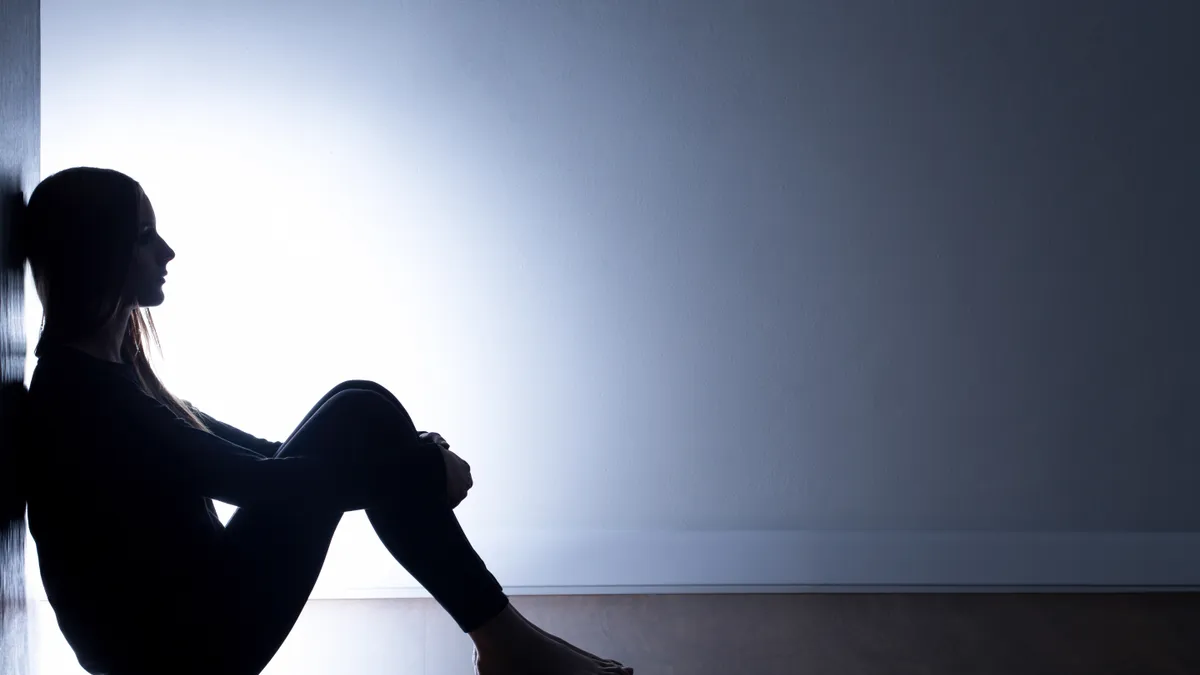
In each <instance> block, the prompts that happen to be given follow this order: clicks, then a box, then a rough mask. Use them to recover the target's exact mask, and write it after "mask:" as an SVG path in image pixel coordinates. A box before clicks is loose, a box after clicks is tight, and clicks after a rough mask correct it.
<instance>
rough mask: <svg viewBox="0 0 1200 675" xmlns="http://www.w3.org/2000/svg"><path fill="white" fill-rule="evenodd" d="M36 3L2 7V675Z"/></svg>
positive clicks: (8, 631) (16, 520)
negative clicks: (20, 206)
mask: <svg viewBox="0 0 1200 675" xmlns="http://www.w3.org/2000/svg"><path fill="white" fill-rule="evenodd" d="M38 36H39V8H38V0H13V1H12V2H7V1H6V2H4V3H0V675H17V674H18V673H25V672H27V665H28V656H27V651H28V650H27V645H28V637H27V636H28V629H27V624H28V619H27V616H28V612H27V606H26V601H25V575H24V548H25V520H24V519H25V503H24V501H23V500H22V499H21V497H20V495H19V490H18V483H17V481H18V480H19V478H20V476H19V475H18V473H17V471H16V470H15V468H14V460H15V455H14V440H15V435H16V432H17V427H16V422H17V420H18V419H19V413H17V412H16V410H15V409H16V407H17V406H18V405H19V400H20V395H21V393H22V392H23V384H22V379H23V378H22V375H23V374H24V371H25V329H24V325H23V322H22V319H23V315H24V306H23V302H22V298H23V295H24V284H25V276H24V272H23V269H22V267H21V263H20V262H19V261H18V260H16V259H15V258H16V256H15V255H14V253H13V247H12V241H11V236H12V222H13V215H14V209H15V207H16V204H17V203H18V200H23V199H24V196H23V195H25V194H28V193H29V191H31V190H32V189H33V186H34V184H35V183H36V181H37V179H38V140H39V137H38V122H39V120H38V112H39V109H40V105H39V104H40V100H39V97H40V92H39V75H40V72H39V44H38Z"/></svg>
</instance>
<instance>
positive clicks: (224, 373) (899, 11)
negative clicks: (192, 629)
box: [30, 0, 1200, 595]
mask: <svg viewBox="0 0 1200 675" xmlns="http://www.w3.org/2000/svg"><path fill="white" fill-rule="evenodd" d="M967 4H974V5H976V8H975V9H968V8H967V7H966V5H967ZM1053 4H1054V3H1049V4H1047V3H1036V4H1035V3H1021V2H1013V3H988V8H987V9H986V10H981V9H979V8H978V6H979V5H980V3H953V2H944V3H907V2H906V3H866V2H842V1H841V0H839V1H837V2H834V1H832V0H830V1H828V2H803V3H799V2H797V3H785V2H776V3H763V2H732V1H731V2H696V1H691V2H685V1H682V0H681V1H679V2H617V1H615V0H614V1H600V0H577V1H560V0H555V1H553V2H551V1H549V0H547V1H544V2H515V1H514V2H492V1H483V0H481V1H479V2H374V3H370V2H364V1H363V0H352V1H345V2H332V1H329V2H294V1H293V2H205V3H196V2H164V1H162V0H154V1H150V0H145V1H142V2H136V1H134V0H86V1H84V0H74V1H70V0H43V11H44V19H43V31H44V33H43V64H44V76H43V92H44V93H43V96H44V99H43V134H44V136H43V139H44V140H43V149H42V167H43V172H44V173H45V174H48V173H50V172H53V171H55V170H57V169H61V168H65V167H68V166H73V165H79V164H89V165H100V166H111V167H114V168H118V169H121V170H123V171H126V172H128V173H130V174H132V175H133V176H135V177H137V178H138V179H139V180H140V181H142V183H143V184H144V185H145V187H146V189H147V191H148V193H149V194H150V196H151V198H152V199H153V200H154V202H155V205H156V208H157V211H158V216H159V224H160V228H161V231H162V232H163V233H164V235H165V236H166V238H167V239H168V241H170V242H171V244H172V245H173V246H174V247H175V248H176V249H177V251H178V252H179V257H178V259H177V260H176V261H175V262H174V263H172V265H171V276H170V277H169V279H170V280H169V282H168V284H167V286H166V290H167V295H168V300H167V303H166V304H165V305H164V306H163V307H162V308H161V309H160V310H159V311H157V314H156V316H157V317H158V320H159V324H160V327H161V330H162V335H163V338H164V342H165V344H164V349H165V355H166V360H165V362H164V363H163V366H162V367H163V371H164V374H165V376H166V379H167V381H168V383H169V384H170V385H171V386H172V387H173V388H174V389H175V390H176V391H177V392H178V393H179V394H181V395H183V396H184V397H186V398H189V399H191V400H192V401H194V402H195V403H197V404H198V405H199V406H200V407H202V408H203V409H205V410H206V411H208V412H210V413H211V414H213V415H215V416H217V417H219V418H222V419H224V420H225V421H228V422H230V423H233V424H235V425H239V426H241V427H243V428H245V429H246V430H248V431H250V432H252V433H255V434H258V435H263V436H268V437H272V438H282V437H284V436H286V435H287V434H288V432H289V431H290V430H291V428H292V426H293V425H294V424H295V423H296V422H297V421H298V420H299V418H300V417H301V416H302V415H303V414H304V413H305V412H306V411H307V410H308V408H309V406H310V405H311V404H312V403H313V402H314V401H315V400H316V399H317V398H318V397H319V396H320V395H321V394H322V393H323V392H324V391H325V390H327V389H328V388H329V387H331V386H332V385H334V384H336V383H337V382H339V381H341V380H344V379H349V378H370V379H375V380H377V381H379V382H381V383H383V384H384V385H386V386H388V387H390V388H391V389H392V390H393V391H394V392H395V393H396V394H397V395H398V396H399V397H400V398H401V399H402V400H403V401H404V402H405V404H406V405H407V406H408V408H409V410H410V411H411V412H412V414H413V417H414V418H415V419H416V420H417V422H418V425H419V426H420V427H422V428H425V429H430V430H436V431H439V432H441V433H443V434H444V435H445V436H446V437H447V438H449V439H450V440H451V442H452V443H453V444H454V446H455V449H456V450H459V451H460V452H461V454H462V455H463V456H464V457H466V458H467V459H468V460H469V461H470V462H471V464H472V467H473V468H474V471H475V474H476V477H477V486H476V488H475V489H474V491H473V492H472V495H471V497H470V498H469V499H468V500H467V502H466V503H465V504H463V505H462V507H460V509H459V513H460V517H461V520H462V521H463V523H464V524H465V526H466V528H467V530H468V532H469V533H471V534H472V536H473V537H476V538H477V539H478V541H479V542H481V543H480V547H481V548H483V549H485V551H486V553H487V555H488V558H489V560H490V561H491V562H492V563H493V566H494V568H495V569H497V570H500V571H501V572H502V574H501V578H502V580H503V581H505V582H506V583H509V584H510V585H513V586H516V587H528V588H535V587H543V588H544V587H559V588H564V587H565V588H578V587H599V586H606V585H608V586H612V587H614V588H628V587H637V586H641V587H645V586H665V587H671V586H680V585H683V586H689V585H690V586H703V585H705V584H730V585H737V584H810V583H835V584H836V583H967V584H972V583H974V584H979V583H1071V582H1079V581H1088V582H1097V583H1106V582H1119V583H1183V582H1195V581H1197V580H1196V578H1195V574H1196V572H1195V571H1194V570H1197V569H1200V565H1192V566H1191V567H1185V566H1183V563H1188V564H1190V563H1191V562H1194V561H1195V560H1196V551H1197V550H1198V549H1197V546H1196V545H1195V535H1194V534H1188V532H1194V531H1195V530H1197V529H1198V527H1200V505H1198V503H1197V500H1196V499H1195V494H1196V492H1195V486H1196V485H1197V479H1198V478H1200V475H1198V474H1200V462H1198V460H1197V457H1198V455H1197V453H1196V451H1195V447H1196V441H1197V440H1200V438H1198V435H1197V429H1198V427H1197V424H1196V422H1195V420H1197V419H1200V417H1197V415H1196V414H1195V411H1196V410H1197V404H1198V403H1200V399H1198V398H1197V392H1200V388H1198V387H1197V386H1196V385H1197V384H1198V383H1200V359H1198V358H1197V350H1196V349H1195V348H1194V345H1196V344H1197V338H1200V335H1198V333H1200V327H1198V325H1197V322H1196V321H1194V320H1193V319H1192V318H1191V317H1192V315H1194V301H1193V289H1194V288H1196V287H1197V283H1196V282H1197V281H1200V279H1198V278H1197V277H1198V274H1197V271H1196V269H1197V268H1196V265H1195V263H1194V258H1195V253H1196V250H1197V247H1196V243H1197V240H1196V235H1195V234H1194V233H1193V230H1194V223H1195V222H1197V218H1196V215H1197V212H1196V203H1195V202H1194V201H1188V199H1187V194H1188V192H1187V188H1188V184H1187V181H1185V180H1184V176H1186V175H1189V172H1191V173H1190V175H1192V176H1193V178H1194V175H1195V174H1194V166H1193V163H1194V151H1195V150H1196V148H1197V147H1198V146H1197V144H1196V132H1195V126H1194V124H1193V121H1194V120H1195V119H1200V116H1198V115H1197V113H1198V112H1200V110H1198V108H1200V105H1198V103H1197V100H1196V95H1195V94H1194V88H1193V89H1192V90H1191V91H1190V92H1189V91H1181V90H1178V89H1172V87H1173V86H1174V85H1172V84H1171V83H1172V82H1175V83H1178V82H1182V81H1187V79H1188V78H1187V77H1186V76H1184V75H1183V71H1184V66H1183V65H1181V64H1185V63H1187V61H1188V59H1187V58H1186V57H1187V56H1188V55H1189V54H1191V55H1194V54H1195V48H1194V47H1191V46H1190V45H1191V41H1190V39H1189V38H1188V37H1187V35H1186V34H1185V33H1184V32H1180V31H1181V30H1182V29H1179V28H1178V26H1181V25H1185V22H1181V21H1177V20H1173V19H1172V18H1171V17H1166V16H1157V15H1153V14H1152V12H1153V11H1157V10H1153V9H1141V8H1139V7H1137V6H1135V3H1127V4H1120V3H1109V4H1110V5H1112V6H1109V7H1107V8H1106V9H1104V10H1103V12H1100V11H1099V10H1097V13H1096V14H1094V15H1091V16H1090V18H1088V19H1086V20H1084V19H1082V18H1080V17H1078V16H1076V15H1075V14H1074V10H1071V9H1070V7H1071V6H1072V5H1070V4H1069V3H1060V6H1059V7H1058V8H1057V9H1055V8H1054V7H1052V6H1051V5H1053ZM1096 6H1097V7H1100V5H1096ZM1105 12H1106V13H1105ZM1097 17H1099V18H1097ZM1138 21H1141V22H1142V23H1138ZM1151 23H1153V24H1154V25H1155V30H1157V31H1158V32H1157V34H1155V35H1154V36H1152V37H1151V36H1149V33H1148V32H1147V29H1146V26H1148V25H1149V24H1151ZM1173 30H1174V31H1175V32H1171V31H1173ZM1181 54H1182V56H1181ZM1148 74H1152V75H1153V76H1151V75H1148ZM1187 157H1191V158H1192V159H1186V160H1185V158H1187ZM1189 162H1193V163H1189ZM36 316H37V315H36V307H34V308H31V319H30V324H31V327H36V320H37V319H36ZM917 531H920V532H921V533H917ZM1125 532H1139V533H1141V534H1140V535H1139V536H1141V537H1142V538H1141V539H1136V540H1131V539H1129V538H1127V537H1125V535H1123V534H1121V533H1125ZM907 533H912V534H907ZM1171 533H1174V534H1171ZM1114 552H1115V553H1114ZM1110 554H1111V555H1110ZM1122 556H1124V557H1122ZM1139 556H1147V557H1139ZM1089 565H1092V566H1091V567H1089ZM1096 565H1099V567H1095V566H1096ZM1188 569H1190V570H1193V572H1191V573H1190V574H1192V576H1190V577H1189V576H1187V575H1188V574H1189V572H1187V571H1186V570H1188ZM328 575H329V576H327V578H326V579H325V580H323V585H322V589H324V590H323V592H325V593H328V594H332V595H345V594H349V595H353V594H354V593H355V592H358V591H353V590H352V589H351V587H356V588H359V589H360V591H361V588H362V587H368V588H375V589H378V588H380V587H386V588H390V589H392V590H391V591H385V592H408V591H404V590H403V589H404V588H405V587H410V586H411V581H410V580H409V581H406V580H405V579H406V577H404V575H403V574H402V573H400V572H398V571H397V570H396V568H395V566H394V564H392V563H391V561H390V560H388V559H387V558H386V556H385V555H384V554H383V552H382V548H381V547H379V546H378V544H376V543H374V542H373V541H372V540H371V538H370V533H369V531H368V530H367V529H366V527H365V521H364V519H362V518H361V514H354V515H353V516H352V517H350V518H348V520H347V524H346V527H345V528H344V529H343V531H342V532H341V533H340V534H339V539H338V541H337V543H336V545H335V547H334V551H333V553H332V556H331V561H330V567H329V568H328ZM397 589H400V590H397Z"/></svg>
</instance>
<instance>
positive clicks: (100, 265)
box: [21, 167, 207, 430]
mask: <svg viewBox="0 0 1200 675" xmlns="http://www.w3.org/2000/svg"><path fill="white" fill-rule="evenodd" d="M143 196H144V193H143V191H142V186H141V185H140V184H139V183H138V182H137V181H135V180H133V179H132V178H130V177H129V176H126V175H125V174H123V173H120V172H118V171H112V170H110V169H94V168H89V167H80V168H75V169H67V170H65V171H60V172H59V173H56V174H54V175H52V176H50V177H49V178H46V179H45V180H43V181H42V182H41V183H40V184H38V186H37V188H35V189H34V191H33V194H32V195H30V197H29V204H28V206H27V207H26V209H25V213H24V217H23V218H22V221H23V222H22V224H21V228H22V230H23V235H22V239H23V245H24V249H25V254H26V257H27V259H28V261H29V266H30V268H31V270H32V271H33V278H34V285H35V287H36V289H37V295H38V299H39V300H41V303H42V310H43V313H42V317H43V318H42V330H41V335H40V336H39V338H38V342H37V346H36V348H35V349H34V354H35V355H38V356H40V355H41V350H42V347H44V346H45V345H48V344H64V343H68V342H71V341H74V340H79V339H82V338H86V337H87V336H89V335H91V334H92V333H94V332H95V331H96V330H98V329H100V328H101V327H102V326H104V325H105V324H107V323H108V322H109V321H112V320H116V319H118V318H119V317H118V315H119V314H120V313H121V312H128V313H129V317H128V318H129V320H128V322H127V325H128V327H127V328H126V330H125V338H124V340H123V341H122V344H121V355H122V357H123V358H124V359H125V360H126V361H127V362H128V363H130V364H131V365H132V366H133V368H134V372H135V373H136V374H137V378H138V380H139V385H140V386H141V388H142V390H143V391H144V392H145V393H146V394H148V395H149V396H151V397H153V398H154V399H156V400H157V401H158V402H160V403H162V404H163V405H165V406H166V407H167V408H169V409H171V411H172V412H174V413H175V414H176V416H178V417H179V418H180V419H182V420H184V421H185V422H187V423H189V424H191V425H192V426H194V427H196V428H198V429H205V430H207V427H206V426H205V424H204V422H203V421H201V419H200V417H199V415H198V414H197V411H196V410H195V409H194V408H192V407H191V405H189V404H188V403H186V402H184V401H182V400H180V399H179V398H177V397H176V396H175V395H173V394H172V393H171V392H170V391H168V390H167V388H166V387H165V386H164V385H163V383H162V381H160V380H159V379H158V376H157V375H155V373H154V369H153V368H152V367H151V366H150V360H149V358H148V357H147V351H148V349H147V348H148V347H149V345H150V344H151V342H153V344H154V346H155V347H156V348H157V349H159V352H160V353H161V350H162V347H161V344H160V343H159V339H158V331H157V330H155V328H154V319H153V317H152V316H151V315H150V310H149V309H148V308H145V307H137V306H136V305H135V306H132V307H131V306H130V298H127V297H124V292H125V282H126V278H127V275H128V273H129V268H130V265H131V264H132V261H133V256H134V250H135V247H136V246H137V238H138V230H139V226H140V223H139V213H140V208H141V201H142V198H143Z"/></svg>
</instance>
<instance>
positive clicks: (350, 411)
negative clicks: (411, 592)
mask: <svg viewBox="0 0 1200 675" xmlns="http://www.w3.org/2000/svg"><path fill="white" fill-rule="evenodd" d="M381 415H387V416H390V419H388V420H386V421H387V424H382V423H380V421H379V418H380V416H381ZM397 416H399V417H397ZM398 418H399V419H400V420H402V422H403V428H404V429H406V431H407V432H408V433H411V434H412V436H413V438H415V436H416V434H417V431H416V428H415V427H414V426H413V424H412V420H411V419H410V418H409V416H408V413H407V412H406V411H405V410H404V408H403V406H401V405H400V403H399V401H397V400H396V399H395V397H394V396H392V395H391V394H390V393H388V392H387V390H386V389H384V388H382V387H380V386H379V385H375V384H374V383H370V382H366V381H351V382H346V383H343V384H342V385H339V386H338V387H336V388H335V389H333V390H332V391H330V392H329V393H328V394H326V396H325V397H323V398H322V399H321V402H320V403H319V404H318V405H317V406H315V407H314V408H313V410H312V411H310V412H309V414H308V415H307V416H306V417H305V420H304V422H303V423H302V424H301V425H300V426H299V427H297V429H296V431H295V432H294V433H293V434H292V435H291V437H289V439H288V440H287V441H286V442H285V443H284V444H283V447H282V448H281V449H280V452H279V456H300V455H308V456H313V455H319V454H321V453H329V452H366V453H372V452H404V451H405V448H406V447H409V446H410V444H411V441H412V440H413V439H411V438H410V439H405V438H396V437H395V433H396V432H395V429H396V427H397V426H401V425H397V424H396V422H397V419H398ZM347 425H354V427H355V428H356V429H357V430H358V433H353V434H347V433H345V429H346V428H347ZM372 428H378V429H379V432H378V433H375V434H372V433H370V430H371V429H372ZM363 431H367V432H368V433H362V432H363ZM356 439H366V440H365V441H364V440H356ZM435 494H437V495H440V494H441V491H440V490H430V491H429V492H428V493H427V494H426V493H423V494H420V495H415V494H414V495H406V494H401V493H398V494H397V495H396V499H395V501H394V502H393V503H392V504H388V505H381V506H380V507H378V508H372V509H368V511H367V516H368V518H369V519H370V520H371V523H372V525H373V526H374V528H375V531H376V533H377V534H378V535H379V538H380V540H381V541H382V542H383V544H384V546H385V547H386V548H387V549H388V551H389V552H391V553H392V555H393V556H394V557H395V558H396V560H397V561H398V562H399V563H400V564H401V565H403V566H404V567H405V569H406V570H408V572H409V573H410V574H412V575H413V577H414V578H416V579H417V581H419V582H420V583H421V584H422V585H423V586H424V587H425V588H426V589H427V590H428V591H429V592H430V594H431V595H432V596H433V597H434V598H435V599H436V600H438V602H439V603H441V605H442V606H443V607H444V608H445V609H446V610H447V612H448V613H449V614H450V615H451V617H453V618H454V620H455V621H456V622H457V623H458V624H459V626H460V627H461V628H462V629H463V630H464V631H468V632H469V631H471V630H474V629H475V628H477V627H478V626H479V625H482V624H483V623H484V622H485V621H487V620H488V619H490V618H492V617H493V616H495V615H496V614H498V613H499V612H500V611H501V610H502V609H504V607H505V606H507V605H508V598H507V596H506V595H505V594H504V592H503V589H502V587H501V586H500V584H499V583H498V582H497V581H496V579H495V578H494V577H493V576H492V575H491V573H490V572H488V570H487V568H486V566H485V565H484V563H483V561H482V560H481V559H480V558H479V556H478V555H477V554H476V552H475V550H474V549H473V548H472V547H471V545H470V542H468V541H467V538H466V535H465V534H464V533H463V531H462V528H461V526H460V525H459V523H458V520H457V518H455V517H454V513H453V511H452V510H451V509H450V507H449V504H448V503H446V502H445V501H444V500H440V499H434V498H431V497H429V496H428V495H435ZM341 515H342V514H341V513H340V512H338V511H335V510H333V509H329V508H325V507H323V506H322V505H320V504H315V503H311V502H309V503H304V504H290V505H287V506H286V507H278V508H248V509H239V510H238V512H237V513H235V514H234V516H233V518H232V519H231V520H230V521H229V525H228V527H227V528H226V539H227V544H228V550H229V561H230V567H231V569H232V571H233V573H234V574H233V579H232V580H231V583H232V584H233V585H234V586H233V587H232V588H231V591H232V592H233V595H232V598H231V601H232V602H233V603H234V605H235V606H234V607H232V608H230V613H231V615H236V616H231V617H230V618H231V621H232V622H233V623H234V624H236V627H237V633H239V634H241V635H243V636H245V637H247V638H251V639H245V640H243V639H235V640H234V642H235V643H236V648H235V650H234V653H233V654H231V656H232V657H234V658H236V661H231V663H238V664H247V663H255V664H261V666H260V667H265V665H266V663H267V662H269V661H270V659H271V658H272V657H273V656H274V654H275V652H276V651H278V649H279V647H280V645H282V643H283V640H284V639H285V638H286V637H287V634H288V633H289V632H290V631H291V629H292V627H293V626H294V625H295V622H296V620H297V619H298V618H299V615H300V612H301V610H303V608H304V605H305V603H306V602H307V600H308V597H309V595H310V594H311V593H312V589H313V586H314V585H315V584H316V580H317V577H318V576H319V575H320V571H321V568H322V566H323V565H324V562H325V557H326V555H327V553H328V550H329V543H330V541H331V540H332V537H333V533H334V530H335V529H336V528H337V525H338V522H339V521H340V519H341ZM255 672H256V671H255Z"/></svg>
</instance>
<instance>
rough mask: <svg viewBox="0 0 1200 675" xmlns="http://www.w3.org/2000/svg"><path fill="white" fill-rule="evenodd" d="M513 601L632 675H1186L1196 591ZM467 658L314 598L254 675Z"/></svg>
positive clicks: (1199, 667) (405, 619) (442, 629)
mask: <svg viewBox="0 0 1200 675" xmlns="http://www.w3.org/2000/svg"><path fill="white" fill-rule="evenodd" d="M513 602H514V604H516V606H517V607H518V609H520V610H521V612H522V613H524V614H525V615H526V616H528V617H529V618H531V619H533V620H534V621H536V622H538V623H540V624H541V625H543V626H545V627H546V628H547V629H549V630H551V631H552V632H556V633H558V634H559V635H561V636H563V637H566V638H568V639H570V640H572V641H575V642H577V643H578V644H580V645H581V646H583V647H585V648H587V649H589V650H591V651H594V652H598V653H601V654H604V655H609V656H611V657H613V658H617V659H620V660H622V661H624V662H625V663H626V664H629V665H632V666H634V667H635V668H636V669H637V672H638V673H640V674H642V675H801V674H806V673H814V674H820V675H885V674H886V675H906V674H912V675H917V674H920V675H1001V674H1003V675H1041V674H1045V675H1070V674H1076V673H1078V674H1095V675H1168V674H1169V675H1185V674H1187V675H1197V674H1200V594H1129V595H1102V594H1080V595H1049V594H1031V595H1001V594H978V595H951V594H913V595H909V594H884V595H867V594H862V595H859V594H839V595H832V594H814V595H673V596H672V595H658V596H549V597H544V596H543V597H516V598H513ZM470 652H471V648H470V643H469V641H468V640H467V638H466V637H465V636H464V635H463V634H462V633H461V632H459V630H458V628H457V627H456V626H455V625H454V624H453V622H451V621H450V619H449V618H448V617H447V616H446V615H445V613H444V612H442V611H441V609H440V608H439V607H438V606H437V605H436V604H434V603H433V602H432V601H431V600H352V601H314V602H312V603H310V606H309V608H308V610H307V611H306V612H305V614H304V616H303V617H302V618H301V620H300V624H299V625H298V626H297V627H296V630H295V631H294V632H293V634H292V637H291V638H289V640H288V642H287V643H286V644H285V645H284V647H283V649H282V650H281V652H280V653H279V655H278V656H277V658H276V660H275V662H273V663H272V665H271V666H270V667H269V668H268V670H267V673H268V674H269V675H304V674H307V673H323V672H338V673H346V674H347V675H351V674H358V675H376V674H379V675H382V674H384V673H388V674H390V675H468V674H469V673H470V672H471V668H470ZM331 668H332V669H333V670H330V669H331Z"/></svg>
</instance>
